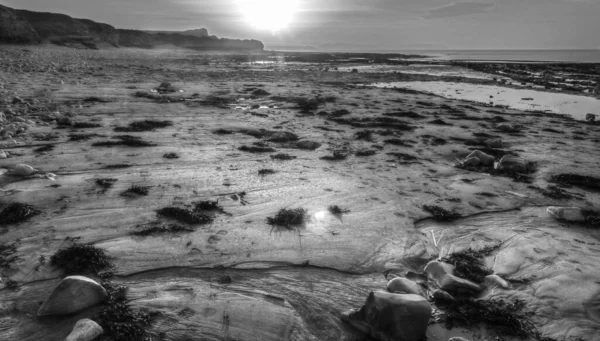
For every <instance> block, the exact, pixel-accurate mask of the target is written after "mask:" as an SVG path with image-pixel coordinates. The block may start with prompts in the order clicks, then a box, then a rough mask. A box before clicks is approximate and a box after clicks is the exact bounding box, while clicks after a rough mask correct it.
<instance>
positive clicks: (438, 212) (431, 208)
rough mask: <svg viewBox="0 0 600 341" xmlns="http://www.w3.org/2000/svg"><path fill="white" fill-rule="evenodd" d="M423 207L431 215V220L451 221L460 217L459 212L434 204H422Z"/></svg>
mask: <svg viewBox="0 0 600 341" xmlns="http://www.w3.org/2000/svg"><path fill="white" fill-rule="evenodd" d="M423 209H424V210H425V211H427V212H429V213H431V214H432V215H433V217H432V219H433V220H438V221H452V220H456V219H460V218H462V216H461V215H460V213H458V212H456V211H455V210H452V211H449V210H447V209H445V208H443V207H440V206H436V205H423Z"/></svg>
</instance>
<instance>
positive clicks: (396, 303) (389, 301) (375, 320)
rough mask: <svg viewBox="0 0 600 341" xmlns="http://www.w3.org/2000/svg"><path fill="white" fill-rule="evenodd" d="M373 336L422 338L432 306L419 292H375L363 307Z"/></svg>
mask: <svg viewBox="0 0 600 341" xmlns="http://www.w3.org/2000/svg"><path fill="white" fill-rule="evenodd" d="M362 310H363V314H364V320H365V322H366V323H367V324H368V325H369V327H370V334H371V336H372V337H373V338H375V339H377V340H382V341H392V340H394V341H396V340H402V341H420V340H423V339H424V338H425V333H426V331H427V325H428V324H429V319H430V318H431V311H432V309H431V305H429V302H427V300H426V299H425V298H423V297H421V296H419V295H413V294H392V293H389V292H384V291H374V292H371V293H370V294H369V297H368V298H367V302H366V303H365V305H364V306H363V308H362Z"/></svg>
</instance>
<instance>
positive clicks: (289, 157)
mask: <svg viewBox="0 0 600 341" xmlns="http://www.w3.org/2000/svg"><path fill="white" fill-rule="evenodd" d="M295 158H296V156H292V155H289V154H285V153H279V154H273V155H271V159H273V160H293V159H295Z"/></svg>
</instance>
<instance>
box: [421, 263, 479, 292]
mask: <svg viewBox="0 0 600 341" xmlns="http://www.w3.org/2000/svg"><path fill="white" fill-rule="evenodd" d="M453 269H454V267H453V266H452V265H450V264H447V263H443V262H438V261H431V262H429V263H428V264H427V266H425V273H427V276H428V277H429V278H430V279H432V280H433V281H434V282H435V284H436V285H437V286H438V287H439V288H440V289H442V290H443V291H446V292H448V293H450V294H452V295H456V294H458V295H472V294H474V293H477V292H480V291H481V287H480V286H479V285H477V284H475V283H473V282H471V281H469V280H466V279H464V278H460V277H457V276H454V275H453V274H452V272H453Z"/></svg>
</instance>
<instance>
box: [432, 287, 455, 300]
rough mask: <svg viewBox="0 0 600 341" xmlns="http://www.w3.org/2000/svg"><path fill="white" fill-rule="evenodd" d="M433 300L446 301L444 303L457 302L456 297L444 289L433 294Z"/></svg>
mask: <svg viewBox="0 0 600 341" xmlns="http://www.w3.org/2000/svg"><path fill="white" fill-rule="evenodd" d="M432 295H433V299H434V300H435V301H444V302H452V301H456V299H455V298H454V296H452V295H450V294H449V293H448V292H447V291H445V290H442V289H437V290H435V291H434V292H433V294H432Z"/></svg>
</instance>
